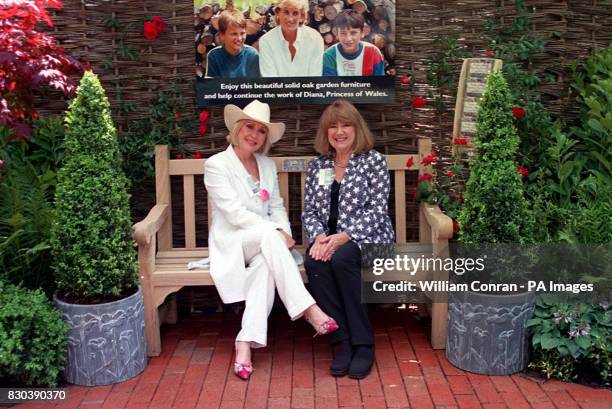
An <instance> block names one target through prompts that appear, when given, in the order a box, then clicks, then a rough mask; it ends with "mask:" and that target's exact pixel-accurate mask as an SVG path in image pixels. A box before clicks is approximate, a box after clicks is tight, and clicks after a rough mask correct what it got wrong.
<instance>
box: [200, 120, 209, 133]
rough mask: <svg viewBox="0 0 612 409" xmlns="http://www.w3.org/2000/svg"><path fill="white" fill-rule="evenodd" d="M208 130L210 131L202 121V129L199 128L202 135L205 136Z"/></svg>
mask: <svg viewBox="0 0 612 409" xmlns="http://www.w3.org/2000/svg"><path fill="white" fill-rule="evenodd" d="M206 131H208V126H207V125H206V124H205V123H204V122H202V123H200V129H198V132H199V133H200V136H204V134H206Z"/></svg>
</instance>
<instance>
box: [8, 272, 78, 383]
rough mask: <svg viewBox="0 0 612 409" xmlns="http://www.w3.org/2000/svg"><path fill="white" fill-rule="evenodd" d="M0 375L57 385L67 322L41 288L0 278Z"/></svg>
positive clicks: (17, 380)
mask: <svg viewBox="0 0 612 409" xmlns="http://www.w3.org/2000/svg"><path fill="white" fill-rule="evenodd" d="M0 305H1V306H2V308H0V379H2V380H3V381H2V382H12V383H14V384H16V385H19V384H26V385H34V386H50V387H52V386H57V379H58V376H59V374H60V372H61V370H62V369H63V367H64V364H65V362H66V345H67V343H66V334H67V333H68V329H69V327H68V325H67V324H65V323H64V321H62V319H61V316H60V313H59V312H58V311H57V310H56V309H55V308H53V306H52V305H51V303H50V302H49V301H48V299H47V298H46V297H45V295H44V294H43V293H42V292H41V291H31V290H26V289H23V288H21V287H17V286H14V285H10V284H5V283H3V282H2V281H0Z"/></svg>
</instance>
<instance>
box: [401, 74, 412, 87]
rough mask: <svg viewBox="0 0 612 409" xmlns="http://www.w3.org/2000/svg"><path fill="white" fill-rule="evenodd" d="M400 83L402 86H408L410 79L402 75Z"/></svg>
mask: <svg viewBox="0 0 612 409" xmlns="http://www.w3.org/2000/svg"><path fill="white" fill-rule="evenodd" d="M400 82H401V83H402V84H404V85H408V84H410V77H409V76H407V75H402V77H401V78H400Z"/></svg>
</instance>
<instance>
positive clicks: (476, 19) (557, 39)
mask: <svg viewBox="0 0 612 409" xmlns="http://www.w3.org/2000/svg"><path fill="white" fill-rule="evenodd" d="M526 3H527V6H528V11H529V12H530V24H531V28H532V29H533V30H535V31H536V32H537V33H538V35H540V36H542V37H544V38H545V39H546V40H547V44H546V52H545V53H543V54H542V55H539V56H537V57H536V61H535V62H536V67H535V68H536V69H537V70H538V71H539V72H541V73H547V74H551V75H550V76H549V78H550V80H549V81H545V82H544V83H543V84H542V85H541V91H542V98H543V101H544V103H545V104H546V106H547V108H548V109H549V111H550V112H551V114H553V116H555V117H563V118H564V119H566V120H568V119H569V120H571V119H572V118H573V117H575V114H576V107H575V104H574V100H573V98H574V97H573V96H571V95H569V93H568V84H569V81H570V79H571V78H570V76H569V75H568V72H567V71H566V69H564V68H563V67H564V66H565V65H566V64H567V63H569V62H571V61H573V60H574V59H576V58H584V56H586V55H587V54H588V53H589V52H590V51H591V50H592V49H594V48H601V47H605V46H607V45H608V44H610V43H611V42H612V8H611V7H609V5H608V6H606V5H605V1H595V0H591V1H586V0H574V1H546V0H535V1H527V2H526ZM396 5H397V7H396V45H397V54H396V67H397V74H398V77H400V76H402V75H405V74H410V75H412V85H410V86H405V85H401V84H399V81H398V82H397V85H396V102H395V103H393V104H385V105H359V106H358V107H359V109H360V111H361V112H362V114H363V116H364V117H365V119H366V121H367V122H368V124H369V125H370V127H371V128H372V130H373V132H374V134H375V135H376V138H377V139H376V148H377V149H379V150H380V151H382V152H384V153H406V152H416V150H417V148H416V146H417V142H416V141H417V139H418V138H419V137H425V136H426V137H431V138H432V139H433V141H434V143H437V144H439V145H447V144H449V143H450V138H448V134H449V133H450V132H451V130H452V121H453V108H454V104H455V99H454V95H450V94H447V95H444V94H443V95H442V100H443V101H444V103H445V104H446V106H447V107H448V110H447V111H446V112H444V113H437V112H436V111H435V109H434V108H433V107H431V104H428V106H427V107H425V108H423V109H414V108H412V107H411V105H410V99H411V98H413V97H414V96H418V95H420V96H427V94H428V91H430V90H431V88H430V87H429V86H428V85H427V77H426V74H427V64H426V63H425V61H426V59H427V57H429V56H430V55H432V53H434V52H435V49H434V38H435V37H436V36H437V35H438V36H444V35H446V34H450V33H459V34H460V38H459V40H458V44H459V45H460V47H462V48H464V49H465V50H467V51H469V52H471V54H472V55H473V56H482V55H484V52H485V50H486V48H487V47H488V37H487V35H486V34H485V32H484V24H485V22H486V20H487V18H490V17H492V16H497V17H502V22H503V23H504V24H509V23H510V22H511V21H512V18H513V16H514V15H515V9H514V1H505V0H497V1H484V0H467V1H461V2H449V1H441V0H430V1H415V0H398V1H396ZM156 15H159V16H161V17H162V18H163V19H164V21H165V22H166V24H167V26H166V30H165V32H164V33H163V34H162V35H161V36H160V37H159V38H157V39H156V40H155V41H149V40H147V39H146V38H145V37H144V36H143V34H142V22H143V20H145V19H146V18H150V17H152V16H156ZM109 21H115V22H118V25H117V26H114V25H113V24H109V23H108V22H109ZM54 22H55V27H54V29H53V32H54V35H55V36H56V38H58V40H60V42H61V43H62V45H63V46H64V47H65V48H66V49H67V51H68V52H69V53H71V54H72V55H74V56H76V57H84V58H86V60H87V61H88V62H89V64H90V65H91V66H92V67H93V68H94V70H95V72H96V73H97V74H98V75H99V76H100V78H101V80H102V82H103V84H104V86H105V88H106V91H107V94H108V96H109V98H110V100H111V103H112V106H113V111H114V119H115V121H116V123H117V125H118V127H119V128H123V127H125V125H126V124H127V123H129V121H131V120H133V119H134V118H143V117H145V118H146V117H147V115H148V106H149V101H150V100H151V99H152V98H155V97H156V96H157V94H158V92H159V91H160V90H164V89H169V88H170V86H171V85H172V84H174V83H176V84H178V85H179V86H180V87H181V90H182V92H183V95H184V96H185V100H186V101H193V100H194V98H195V95H194V90H193V84H192V83H193V78H194V49H193V41H194V30H193V23H194V16H193V3H192V1H190V0H173V1H161V0H154V1H142V0H102V1H83V0H65V1H64V10H63V11H61V12H58V13H56V14H55V16H54ZM130 24H131V25H132V26H131V27H130ZM130 50H132V51H133V52H136V53H138V55H139V58H138V59H137V60H134V61H132V60H130V59H129V58H127V57H126V55H127V54H129V52H130ZM453 69H454V72H455V73H456V76H457V77H458V75H459V70H460V62H456V63H455V64H454V65H453ZM434 91H435V90H434ZM38 105H39V106H41V108H42V111H43V112H54V113H59V112H61V111H62V110H63V109H65V102H63V101H62V100H61V98H58V97H57V95H56V94H54V95H52V96H51V97H43V98H39V99H38ZM126 107H131V108H132V109H131V110H130V109H126ZM323 109H324V107H323V106H318V105H298V104H296V105H282V106H274V107H273V112H272V120H273V121H283V122H285V123H286V125H287V131H286V134H285V136H284V137H283V139H282V140H281V141H280V142H279V143H277V144H276V146H275V147H274V148H273V150H272V152H271V154H272V155H279V156H281V155H312V154H315V152H314V150H313V141H314V137H315V134H316V129H317V126H318V120H319V117H320V115H321V112H322V111H323ZM195 110H196V108H195V105H191V106H190V108H188V111H191V112H186V113H185V114H189V113H193V112H195ZM208 126H209V131H208V133H207V134H206V135H205V136H204V137H200V136H198V135H193V136H192V137H190V138H188V140H187V142H188V144H189V146H190V147H191V148H192V149H194V150H196V149H197V150H199V151H200V152H202V153H203V154H204V156H209V155H211V154H213V153H216V152H218V151H220V150H221V149H223V148H224V147H225V146H226V141H225V137H226V134H227V131H226V129H225V125H224V124H223V115H222V108H221V107H212V108H210V118H209V121H208ZM150 197H151V196H150V195H148V196H147V199H146V200H151V199H150ZM142 200H145V199H144V198H143V199H142ZM411 200H412V198H411V197H409V198H407V201H411ZM136 201H138V200H136ZM180 201H181V200H180V199H179V200H178V201H177V204H179V203H180ZM200 201H201V200H200ZM200 204H201V203H200ZM410 205H411V206H412V205H413V203H411V204H410ZM196 206H199V205H198V204H196ZM202 206H204V205H202ZM202 206H200V207H198V208H203V207H202ZM142 207H143V208H147V207H150V206H142ZM177 211H178V210H177ZM177 222H178V220H177ZM417 227H418V224H417V222H416V221H415V220H410V221H409V232H408V233H409V237H412V238H414V237H416V233H417ZM180 231H181V228H178V229H177V232H180ZM178 236H181V233H178ZM179 239H180V238H179Z"/></svg>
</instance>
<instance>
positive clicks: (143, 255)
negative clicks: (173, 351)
mask: <svg viewBox="0 0 612 409" xmlns="http://www.w3.org/2000/svg"><path fill="white" fill-rule="evenodd" d="M138 264H139V265H140V283H141V284H142V298H143V303H144V319H145V335H146V337H147V355H148V356H159V354H160V353H161V336H160V334H159V313H158V311H157V304H156V302H155V287H154V286H153V281H152V276H153V271H155V236H153V237H152V238H151V242H150V243H149V244H145V245H142V244H141V245H140V246H139V249H138Z"/></svg>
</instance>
